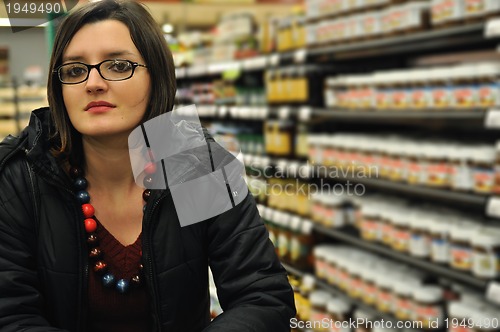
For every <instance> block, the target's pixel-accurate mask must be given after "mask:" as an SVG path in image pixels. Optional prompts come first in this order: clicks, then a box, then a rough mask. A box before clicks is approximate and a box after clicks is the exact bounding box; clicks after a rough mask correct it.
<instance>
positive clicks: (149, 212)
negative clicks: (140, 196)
mask: <svg viewBox="0 0 500 332" xmlns="http://www.w3.org/2000/svg"><path fill="white" fill-rule="evenodd" d="M167 191H168V189H167V190H165V191H164V192H163V193H162V194H161V196H160V197H159V198H158V199H157V200H156V201H155V202H154V204H153V206H152V207H151V209H147V208H146V213H145V215H144V218H145V219H144V225H145V227H144V230H145V233H146V234H145V235H146V236H145V237H144V239H145V240H146V241H144V242H143V246H144V254H145V257H144V258H145V261H147V264H148V271H149V273H148V275H145V277H147V279H148V283H147V284H149V285H151V287H149V289H150V294H151V299H152V301H153V306H152V308H153V312H154V313H155V315H154V318H155V321H154V322H153V323H154V325H155V326H156V331H161V320H160V314H161V308H160V299H159V294H158V285H157V281H156V278H155V276H156V274H155V273H154V261H153V255H152V252H151V242H152V234H153V232H152V231H151V229H152V226H153V225H152V217H153V214H154V211H155V209H156V207H157V206H158V205H159V204H160V202H161V201H162V200H163V199H164V198H165V197H166V196H167Z"/></svg>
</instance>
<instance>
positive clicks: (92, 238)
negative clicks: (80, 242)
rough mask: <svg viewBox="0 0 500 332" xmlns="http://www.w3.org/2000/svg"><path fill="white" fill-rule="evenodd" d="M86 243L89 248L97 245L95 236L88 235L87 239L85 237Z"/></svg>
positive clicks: (97, 241)
mask: <svg viewBox="0 0 500 332" xmlns="http://www.w3.org/2000/svg"><path fill="white" fill-rule="evenodd" d="M87 243H88V244H89V246H91V247H93V246H96V245H98V244H99V240H98V239H97V235H95V234H90V235H89V236H88V237H87Z"/></svg>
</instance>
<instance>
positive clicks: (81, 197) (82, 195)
mask: <svg viewBox="0 0 500 332" xmlns="http://www.w3.org/2000/svg"><path fill="white" fill-rule="evenodd" d="M76 198H78V201H79V202H80V203H81V204H87V203H88V202H90V195H89V193H88V192H86V191H85V190H80V191H79V192H77V193H76Z"/></svg>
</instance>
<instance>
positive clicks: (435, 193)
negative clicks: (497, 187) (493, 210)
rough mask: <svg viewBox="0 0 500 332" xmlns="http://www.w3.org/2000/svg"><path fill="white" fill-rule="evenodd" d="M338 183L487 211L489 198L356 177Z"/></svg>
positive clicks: (341, 179) (342, 179) (345, 178)
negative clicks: (361, 185)
mask: <svg viewBox="0 0 500 332" xmlns="http://www.w3.org/2000/svg"><path fill="white" fill-rule="evenodd" d="M335 180H336V181H351V182H354V183H359V184H363V185H366V186H368V187H371V188H377V189H383V190H387V191H392V192H396V193H401V194H408V195H411V196H418V197H420V198H424V199H426V200H439V201H441V202H443V201H447V202H451V203H456V204H463V205H470V206H476V207H478V208H479V207H481V208H482V210H483V211H485V207H486V203H487V200H488V198H487V196H485V195H479V194H469V193H462V192H455V191H451V190H446V189H439V188H432V187H424V186H420V185H410V184H406V183H402V182H393V181H389V180H384V179H373V178H360V177H358V178H355V177H339V178H338V179H335Z"/></svg>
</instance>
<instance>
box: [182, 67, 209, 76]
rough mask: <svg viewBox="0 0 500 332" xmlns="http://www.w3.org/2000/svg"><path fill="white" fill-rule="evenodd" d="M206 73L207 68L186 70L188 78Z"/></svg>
mask: <svg viewBox="0 0 500 332" xmlns="http://www.w3.org/2000/svg"><path fill="white" fill-rule="evenodd" d="M206 73H207V66H203V65H201V66H194V67H189V68H188V69H187V75H188V76H201V75H204V74H206Z"/></svg>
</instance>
